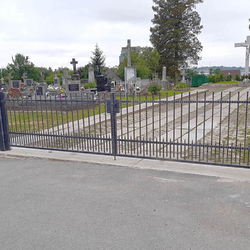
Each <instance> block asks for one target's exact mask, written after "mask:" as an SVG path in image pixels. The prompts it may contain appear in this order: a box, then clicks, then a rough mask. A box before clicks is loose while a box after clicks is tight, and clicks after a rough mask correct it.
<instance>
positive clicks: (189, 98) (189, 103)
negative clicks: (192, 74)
mask: <svg viewBox="0 0 250 250" xmlns="http://www.w3.org/2000/svg"><path fill="white" fill-rule="evenodd" d="M190 105H191V96H190V92H189V93H188V158H189V148H190V147H189V145H190V132H191V131H190V112H191V110H190Z"/></svg>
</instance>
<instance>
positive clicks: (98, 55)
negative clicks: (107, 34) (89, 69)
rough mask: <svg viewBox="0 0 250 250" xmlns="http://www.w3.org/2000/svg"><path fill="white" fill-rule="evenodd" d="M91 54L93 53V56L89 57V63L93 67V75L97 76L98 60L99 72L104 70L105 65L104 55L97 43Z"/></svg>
mask: <svg viewBox="0 0 250 250" xmlns="http://www.w3.org/2000/svg"><path fill="white" fill-rule="evenodd" d="M92 54H93V56H92V57H90V59H91V62H90V64H91V65H92V66H93V67H94V72H95V76H97V74H98V72H99V70H98V68H97V66H96V63H97V62H98V63H99V64H100V67H101V72H102V71H103V70H104V67H105V59H106V57H105V56H104V55H103V51H101V49H100V48H99V46H98V44H96V45H95V50H94V51H92Z"/></svg>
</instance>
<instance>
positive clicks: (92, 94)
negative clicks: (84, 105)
mask: <svg viewBox="0 0 250 250" xmlns="http://www.w3.org/2000/svg"><path fill="white" fill-rule="evenodd" d="M91 98H92V103H93V120H94V134H95V138H96V121H95V101H94V93H91Z"/></svg>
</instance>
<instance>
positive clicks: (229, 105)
mask: <svg viewBox="0 0 250 250" xmlns="http://www.w3.org/2000/svg"><path fill="white" fill-rule="evenodd" d="M228 101H229V103H228V123H227V146H228V147H229V132H230V129H229V128H230V112H231V92H229V100H228ZM231 155H232V152H231ZM227 161H228V148H227Z"/></svg>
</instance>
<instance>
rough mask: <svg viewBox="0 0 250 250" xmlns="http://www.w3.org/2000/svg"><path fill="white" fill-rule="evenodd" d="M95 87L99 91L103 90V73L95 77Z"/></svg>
mask: <svg viewBox="0 0 250 250" xmlns="http://www.w3.org/2000/svg"><path fill="white" fill-rule="evenodd" d="M96 82H97V83H96V87H97V91H98V92H101V91H105V84H106V81H105V79H104V76H103V75H101V74H100V75H98V76H97V77H96Z"/></svg>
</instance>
